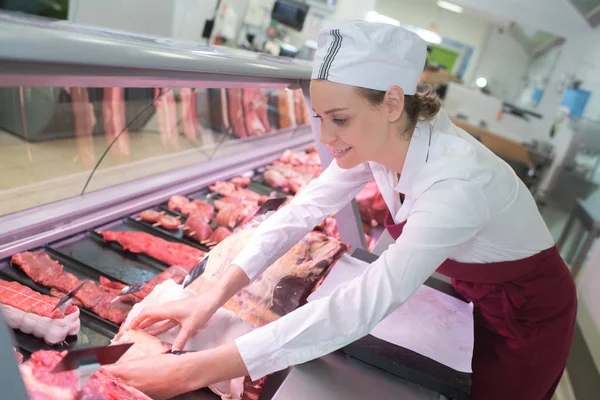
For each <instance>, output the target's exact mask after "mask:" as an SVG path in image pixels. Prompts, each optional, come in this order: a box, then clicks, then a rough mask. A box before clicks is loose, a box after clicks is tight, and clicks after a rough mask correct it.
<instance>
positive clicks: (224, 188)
mask: <svg viewBox="0 0 600 400" xmlns="http://www.w3.org/2000/svg"><path fill="white" fill-rule="evenodd" d="M208 188H209V189H210V190H211V191H213V192H217V193H219V194H220V195H222V196H226V197H236V198H239V199H240V200H252V201H256V202H258V203H259V204H262V203H261V202H264V198H263V196H261V195H259V194H258V193H256V192H253V191H252V190H248V189H243V188H239V187H237V186H236V185H235V184H233V183H231V182H224V181H216V182H215V183H213V184H212V185H210V186H209V187H208Z"/></svg>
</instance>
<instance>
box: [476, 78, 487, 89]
mask: <svg viewBox="0 0 600 400" xmlns="http://www.w3.org/2000/svg"><path fill="white" fill-rule="evenodd" d="M475 84H476V85H477V87H478V88H481V89H483V88H484V87H486V86H487V79H485V78H483V77H482V78H477V80H476V81H475Z"/></svg>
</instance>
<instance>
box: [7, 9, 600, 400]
mask: <svg viewBox="0 0 600 400" xmlns="http://www.w3.org/2000/svg"><path fill="white" fill-rule="evenodd" d="M123 3H125V4H123ZM483 3H489V4H487V5H486V4H483ZM547 3H550V2H546V1H545V0H535V1H531V2H528V5H527V7H520V6H518V5H517V2H515V1H512V0H510V1H509V0H506V1H499V2H495V3H494V4H493V5H492V4H491V3H490V2H478V1H475V0H460V1H456V2H446V1H436V0H419V1H418V2H417V1H414V0H397V1H392V0H369V1H358V0H327V1H325V0H294V1H291V0H284V1H279V0H278V1H274V0H210V1H201V0H175V1H170V2H165V1H159V0H130V1H128V2H121V1H118V0H105V1H102V2H100V1H92V0H52V1H25V2H21V1H10V0H6V1H1V0H0V168H1V174H0V176H1V178H0V305H1V307H2V310H3V313H0V360H1V361H0V362H1V363H2V371H3V373H2V374H0V386H2V388H3V391H4V390H7V391H6V392H4V393H3V394H2V395H0V398H2V399H5V398H6V399H14V400H20V399H23V400H25V399H56V400H75V399H140V400H143V399H149V398H150V397H148V396H147V395H146V394H144V393H142V392H141V391H139V390H138V389H136V388H135V387H133V386H131V385H129V384H128V383H126V382H124V381H122V380H120V379H118V378H116V377H114V376H112V375H111V374H110V373H108V372H106V371H104V370H98V367H99V365H98V364H95V363H94V362H96V363H99V364H102V365H103V364H107V363H116V364H118V363H124V362H127V361H129V360H135V359H138V358H141V357H145V356H149V355H156V354H166V353H170V352H171V351H172V350H173V349H172V345H173V342H174V340H175V338H176V336H177V332H174V331H173V330H168V331H166V332H162V333H160V334H155V335H152V334H150V333H148V331H146V330H144V329H125V328H124V326H125V325H126V324H127V323H128V322H130V321H131V320H132V319H134V318H135V317H136V316H137V315H138V314H139V313H140V312H141V311H142V309H143V308H144V307H145V306H149V305H157V304H162V303H165V302H168V301H170V300H176V299H178V298H184V297H185V296H193V295H202V294H203V293H205V291H206V290H208V289H207V288H210V287H211V286H212V285H214V284H215V282H216V281H217V280H218V277H219V276H221V275H222V274H224V272H225V267H227V266H228V265H229V263H230V262H231V261H232V260H233V259H234V258H235V257H236V256H237V255H238V254H239V253H240V252H241V251H242V249H243V248H244V246H245V245H246V244H248V243H249V241H250V239H251V238H252V235H253V233H254V232H255V231H256V230H257V228H258V226H259V225H260V223H261V222H262V221H264V219H265V218H268V217H269V216H270V215H271V214H272V213H273V212H275V211H277V210H278V209H280V208H282V207H285V205H286V204H287V203H288V202H289V201H291V200H292V199H293V198H294V197H295V196H296V195H297V194H298V193H299V192H301V191H302V190H303V189H304V188H305V187H306V186H307V185H308V184H309V183H310V182H311V181H312V180H314V179H315V178H317V177H319V176H320V175H321V173H322V172H323V171H324V170H325V168H327V166H328V165H329V164H330V163H331V162H332V160H333V158H332V154H331V153H330V151H329V150H328V149H327V148H326V147H325V146H324V145H322V144H321V143H320V141H319V133H320V125H319V121H318V120H317V119H316V118H314V111H313V110H312V107H311V100H310V96H309V87H310V81H311V71H312V60H313V57H314V54H315V51H316V48H317V42H316V40H317V36H316V35H317V32H318V31H319V30H320V29H321V28H322V27H324V26H325V25H326V24H327V23H329V22H332V21H339V20H347V19H362V20H367V21H374V22H385V23H389V24H394V25H398V26H403V27H405V28H407V29H409V30H412V31H413V32H415V33H417V34H418V35H419V36H421V37H422V38H423V39H425V41H427V45H428V56H427V64H426V68H425V70H424V71H423V75H422V76H421V79H422V83H424V84H428V85H431V87H433V88H434V89H435V90H436V92H437V93H438V94H439V96H440V98H441V100H442V106H443V108H444V109H445V110H446V112H447V113H448V115H449V116H450V118H451V119H452V121H453V122H454V123H455V124H456V125H457V126H459V127H460V128H462V129H463V130H465V131H466V132H468V133H469V134H471V135H472V136H473V137H475V138H476V139H477V140H479V141H480V142H481V143H483V144H484V145H485V146H487V147H488V148H489V149H490V150H492V151H493V152H494V153H495V154H496V155H498V156H499V157H500V158H502V159H503V160H504V161H506V162H507V163H508V164H509V165H510V166H511V167H512V168H513V169H514V172H515V174H516V175H517V176H518V177H519V179H521V180H522V181H523V182H524V183H525V185H526V187H527V188H528V189H529V191H530V192H531V193H532V195H533V197H534V199H535V201H536V204H537V206H538V208H539V210H540V213H541V215H542V217H543V218H544V221H545V222H546V224H547V226H548V228H549V230H550V232H551V234H552V236H553V239H554V240H555V241H556V242H557V246H558V248H559V250H560V252H561V255H562V256H563V258H564V259H565V261H566V262H567V264H568V266H569V268H570V271H571V273H572V275H573V277H574V279H575V282H576V285H577V291H578V314H577V326H576V330H575V337H574V340H573V345H572V349H571V354H570V356H569V361H568V364H567V368H566V370H565V371H564V373H563V376H562V379H561V381H560V383H559V385H558V387H557V389H556V392H555V394H554V397H553V398H552V399H553V400H588V399H590V400H591V399H597V398H598V393H600V372H599V371H600V295H599V293H600V290H598V289H599V288H600V269H599V268H598V260H600V248H599V247H598V246H594V245H595V244H596V241H595V239H596V238H597V237H598V236H600V212H599V211H598V210H600V192H599V191H598V188H599V187H600V174H599V173H598V171H597V169H598V165H600V162H599V161H600V140H598V138H599V137H600V103H599V102H598V101H596V100H597V98H596V96H595V95H594V93H599V92H598V91H596V92H595V89H596V88H595V85H596V84H598V85H600V81H599V80H598V78H597V73H595V72H596V71H597V70H598V69H597V68H596V66H597V65H596V64H598V63H599V61H598V60H600V57H595V51H596V50H598V52H599V54H600V46H599V45H598V44H597V43H600V41H598V37H600V36H599V35H600V31H599V30H598V29H600V28H597V26H598V24H600V0H588V1H580V0H553V1H552V2H551V3H552V6H553V7H555V8H554V9H553V11H548V8H549V6H548V4H547ZM142 8H143V10H144V12H140V10H141V9H142ZM598 67H599V68H600V65H598ZM598 89H599V91H600V86H599V87H598ZM387 212H388V209H387V206H386V202H385V201H384V197H383V195H382V193H381V192H380V190H379V189H378V186H377V184H376V183H375V181H374V180H373V181H371V182H369V183H368V184H366V186H365V187H364V188H363V189H362V190H361V191H360V192H359V193H358V194H357V195H356V197H355V198H354V200H353V201H352V202H351V203H349V204H348V205H347V206H346V207H344V208H343V209H342V210H341V211H340V212H338V213H337V214H335V215H329V216H327V217H326V218H325V219H324V220H323V221H322V222H321V223H320V224H318V225H316V226H314V229H313V230H312V231H311V232H310V233H309V234H307V235H306V236H305V237H304V238H303V239H302V240H301V241H300V242H298V243H297V244H296V245H295V246H294V247H293V248H292V249H290V250H289V251H288V252H287V253H285V254H284V255H283V256H281V258H279V259H278V260H277V261H275V262H274V263H273V264H272V265H270V266H269V267H268V268H267V269H266V271H265V272H264V273H263V276H262V277H261V279H260V280H257V281H255V282H253V283H252V284H250V285H248V286H246V287H245V288H243V289H242V290H241V291H240V292H238V293H237V294H236V295H235V296H234V297H232V298H231V300H229V301H228V302H227V303H225V305H224V306H223V307H222V308H220V309H219V310H218V312H217V313H216V314H215V315H214V317H213V318H211V320H210V321H209V322H208V323H207V324H206V326H205V327H204V328H203V329H201V330H200V331H198V332H197V333H196V334H194V336H192V337H191V338H190V340H189V341H188V343H187V344H186V348H184V349H183V350H185V351H202V350H206V349H210V348H214V347H217V346H220V345H222V344H224V343H229V342H232V341H234V340H235V339H237V338H239V337H241V336H242V335H244V334H246V333H248V332H251V331H253V330H255V329H257V328H260V327H262V326H265V325H267V324H269V323H271V322H273V321H276V320H278V319H280V318H281V317H283V316H285V315H287V314H289V313H291V312H293V311H294V310H296V309H298V308H300V307H302V306H304V305H306V304H308V303H310V302H311V301H317V300H318V299H320V298H323V297H326V296H328V295H329V294H330V293H331V292H332V291H333V290H334V289H335V287H336V286H338V285H340V284H345V283H346V282H347V281H349V280H351V279H353V278H355V277H358V276H360V275H361V273H362V271H364V270H365V269H366V268H367V267H368V265H369V264H370V263H372V262H374V261H376V260H377V259H378V258H379V257H380V256H381V254H382V253H383V252H384V251H385V250H386V249H387V248H388V246H389V245H390V244H392V243H393V239H392V237H391V236H390V234H389V233H388V232H387V231H386V230H385V227H384V225H385V220H386V215H387ZM596 217H597V218H596ZM209 253H210V258H208V255H209ZM199 265H202V270H201V271H200V272H198V271H199V269H198V268H197V267H198V266H199ZM177 296H183V297H177ZM407 327H408V328H407ZM473 346H474V339H473V305H472V303H469V302H467V301H466V300H465V299H464V298H462V297H461V296H459V295H458V294H457V293H456V292H455V291H454V290H453V288H452V286H451V284H450V281H449V279H448V278H446V277H444V276H442V275H440V274H437V273H436V274H434V275H433V276H432V277H430V278H429V279H428V280H427V281H426V282H425V284H424V285H422V287H420V288H419V289H418V290H417V292H416V293H415V294H414V295H413V296H412V297H411V298H410V300H409V301H408V302H406V304H403V305H402V306H401V307H400V308H399V309H398V310H396V311H394V312H393V313H391V314H390V315H389V316H388V317H386V318H385V319H384V320H383V321H381V322H380V323H379V325H377V327H376V328H375V329H374V330H373V331H372V332H371V333H370V334H369V335H367V336H365V337H363V338H361V339H359V340H357V341H355V342H353V343H351V344H349V345H347V346H344V347H342V348H341V349H339V350H337V351H335V352H333V353H331V354H328V355H326V356H324V357H321V358H318V359H315V360H312V361H310V362H308V363H305V364H300V365H296V366H290V367H288V368H287V369H285V370H282V371H278V372H275V373H273V374H271V375H267V376H265V377H262V378H261V379H258V380H252V379H251V378H250V377H245V378H244V377H243V378H237V379H233V380H231V381H224V382H220V383H218V384H215V385H211V386H209V387H207V388H204V389H201V390H197V391H193V392H189V393H185V394H182V395H179V396H177V397H176V399H180V400H188V399H189V400H212V399H237V400H242V399H244V400H259V399H260V400H270V399H275V400H288V399H372V398H395V399H396V398H397V399H411V400H412V399H414V400H420V399H431V400H433V399H448V400H463V399H464V400H467V399H470V398H471V375H472V372H473V371H472V369H471V361H472V357H473ZM107 349H109V350H107ZM117 349H122V351H120V352H119V353H118V355H115V354H117V353H116V350H117ZM92 350H94V351H97V352H92ZM111 350H112V353H111V352H110V351H111ZM86 351H87V352H86ZM548 351H552V350H551V349H549V350H548ZM70 354H71V355H72V356H73V358H72V359H70V358H69V357H70V356H69V355H70ZM100 354H102V355H104V357H112V358H110V360H111V361H110V362H107V361H106V360H105V361H99V360H101V358H102V357H101V356H100ZM108 354H111V355H110V356H109V355H108ZM75 356H76V357H79V358H77V360H78V361H77V362H81V365H80V366H79V367H77V366H71V367H64V368H67V370H65V371H66V372H56V368H58V367H57V365H58V366H61V365H62V366H64V365H67V361H68V362H70V363H71V364H72V363H73V362H75V361H72V360H73V359H75ZM86 357H87V358H86ZM90 357H92V359H93V360H95V361H94V362H89V360H90ZM86 360H87V361H86ZM85 362H87V364H85ZM71 364H69V365H71ZM94 366H96V368H95V369H93V368H94ZM85 368H92V369H91V374H88V372H86V371H88V370H86V369H85ZM58 374H64V375H62V376H63V377H64V379H59V378H57V376H58ZM85 374H88V375H85ZM83 376H85V380H82V379H84V378H82V377H83ZM15 382H18V384H15ZM5 388H7V389H5Z"/></svg>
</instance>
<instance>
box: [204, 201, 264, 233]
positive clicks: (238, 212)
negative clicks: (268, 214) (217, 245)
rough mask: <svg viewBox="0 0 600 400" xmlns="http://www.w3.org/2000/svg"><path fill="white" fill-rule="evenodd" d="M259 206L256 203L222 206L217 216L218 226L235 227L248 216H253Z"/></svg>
mask: <svg viewBox="0 0 600 400" xmlns="http://www.w3.org/2000/svg"><path fill="white" fill-rule="evenodd" d="M259 208H260V207H259V206H258V205H255V204H239V205H230V206H229V207H224V208H221V209H220V210H219V213H218V214H217V217H216V218H215V223H216V224H217V226H222V227H225V228H229V229H233V228H235V227H236V226H238V225H239V224H240V223H242V222H243V221H246V219H247V218H252V216H253V215H254V214H255V213H256V212H257V211H258V209H259Z"/></svg>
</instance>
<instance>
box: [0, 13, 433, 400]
mask: <svg viewBox="0 0 600 400" xmlns="http://www.w3.org/2000/svg"><path fill="white" fill-rule="evenodd" d="M310 75H311V67H310V65H309V64H308V63H306V62H304V61H301V60H289V59H283V58H274V57H271V56H266V55H262V54H256V53H247V52H240V51H237V50H233V49H224V48H215V47H207V46H204V45H201V44H198V43H194V42H180V41H176V40H173V39H168V38H160V37H150V36H140V35H132V34H129V33H126V32H118V31H113V30H106V29H99V28H91V27H86V26H79V25H73V24H69V23H66V22H63V21H49V20H44V19H39V18H31V17H25V16H21V15H14V14H2V13H0V167H2V176H3V178H2V180H1V181H2V183H1V185H0V215H2V216H0V279H3V280H8V281H16V282H19V283H21V284H23V285H25V286H28V287H30V288H33V289H34V290H37V291H38V292H41V293H45V294H49V293H50V292H49V290H48V289H46V288H44V287H42V286H40V285H38V284H36V283H35V282H33V281H32V280H31V279H29V277H28V276H26V275H25V274H24V273H22V272H21V271H20V270H18V269H17V268H16V267H14V266H12V265H11V264H10V261H9V260H10V257H11V256H13V255H14V254H17V253H20V252H25V251H35V250H43V251H44V252H46V253H47V254H48V255H49V256H50V257H52V258H53V259H54V260H57V261H59V262H60V263H61V264H62V265H63V266H64V270H65V271H66V272H69V273H71V274H73V275H75V276H76V277H77V278H78V279H90V280H93V281H98V280H99V279H101V278H108V279H111V280H113V281H115V282H118V283H122V284H133V283H138V282H142V281H147V280H148V279H150V278H152V277H153V276H155V275H156V274H157V273H159V272H161V271H164V270H165V269H166V268H167V267H168V264H166V263H165V262H163V261H160V260H157V259H154V258H152V257H150V256H146V255H143V254H134V253H130V252H125V251H124V249H123V248H122V247H121V246H119V245H117V244H111V243H108V242H106V241H105V240H104V239H103V237H102V236H100V235H98V233H97V232H99V231H102V230H106V229H112V230H122V231H141V232H147V233H150V234H152V235H154V236H157V237H159V238H162V239H164V240H166V241H168V242H172V243H184V244H187V245H189V246H190V247H191V248H195V249H198V250H202V251H207V250H209V247H207V245H206V244H204V243H202V242H196V241H194V240H192V239H190V238H189V237H186V236H185V235H184V233H183V232H182V231H181V229H176V230H168V229H162V228H161V227H160V226H155V225H153V224H148V223H145V222H144V221H140V220H139V213H140V212H141V211H143V210H147V209H152V210H156V211H161V212H163V213H166V214H168V215H171V216H173V217H180V218H182V216H181V215H179V214H178V213H177V212H174V211H173V210H172V209H170V207H169V206H168V204H167V202H168V200H169V199H170V198H171V197H172V196H173V195H185V196H187V197H188V198H190V199H201V200H208V201H212V200H214V198H213V199H211V196H213V195H214V193H210V192H209V191H208V190H207V187H208V186H209V185H211V184H213V183H214V182H216V181H219V180H229V179H231V178H233V177H237V176H244V177H247V178H249V181H250V183H249V185H248V187H247V189H248V190H250V191H252V192H254V193H257V194H258V195H261V196H269V197H272V196H287V195H288V194H289V193H287V192H286V190H284V189H282V188H281V187H271V186H269V185H268V182H267V181H265V179H264V176H263V172H264V171H265V166H268V165H271V164H272V163H274V162H275V161H276V160H278V159H280V157H281V156H282V154H284V152H285V151H286V150H291V151H295V152H305V151H307V150H309V148H310V147H316V151H317V152H318V155H319V158H320V164H321V165H322V166H326V165H328V164H329V163H330V162H331V161H332V158H331V155H330V153H329V152H328V151H327V149H326V148H324V147H323V146H321V145H320V144H319V141H318V136H319V124H318V122H317V121H316V120H315V119H313V118H310V113H309V110H311V107H310V99H309V97H308V85H309V81H310ZM309 151H310V150H309ZM298 154H300V153H298ZM301 154H306V153H301ZM183 219H185V217H184V216H183ZM336 220H337V226H338V228H339V236H340V239H341V240H342V241H343V242H344V243H347V244H349V245H350V246H351V248H352V249H365V248H366V242H365V236H364V231H363V223H361V217H360V214H359V210H358V207H357V205H356V202H353V203H352V204H349V205H348V206H347V207H346V208H344V209H343V210H342V211H340V213H339V214H338V215H336ZM80 318H81V323H82V328H81V332H80V333H79V335H78V336H77V337H69V338H68V339H67V340H66V342H64V343H62V344H60V345H59V346H53V347H52V348H53V349H67V348H80V347H86V346H91V345H106V344H108V343H109V341H110V339H111V337H112V336H113V335H114V334H116V332H117V329H118V325H116V324H115V323H113V322H111V321H109V320H106V319H104V318H101V317H99V316H97V315H96V314H94V313H92V312H90V311H88V310H85V309H83V308H82V312H81V317H80ZM14 335H15V339H16V343H17V345H18V347H19V350H20V351H22V352H23V353H24V354H25V355H26V356H27V355H28V354H31V353H32V352H34V351H36V350H39V349H43V348H49V346H48V345H46V344H45V343H43V341H41V340H39V339H36V338H34V337H33V336H31V335H26V334H23V333H20V332H17V331H15V332H14ZM337 357H340V356H339V355H337ZM3 362H4V361H3ZM337 362H338V363H339V362H342V363H344V362H345V361H344V357H342V358H341V359H340V360H338V361H337ZM348 368H349V369H348V371H349V373H359V372H357V371H358V370H355V369H353V368H354V367H348ZM361 368H362V370H364V368H370V367H368V366H363V367H361ZM287 372H288V371H283V372H282V373H280V374H276V375H275V376H274V377H273V378H272V379H270V380H268V381H267V382H268V384H267V387H266V388H265V392H264V394H263V397H262V398H263V399H267V398H271V397H272V396H273V395H274V394H275V392H276V389H277V387H278V386H279V385H280V384H281V383H282V382H283V381H284V380H285V378H286V375H287ZM369 373H370V374H375V375H377V373H378V372H377V370H376V369H373V368H371V370H370V372H369ZM386 379H390V378H389V377H388V378H386ZM395 379H397V378H395ZM400 381H401V380H400ZM371 382H372V381H371ZM406 390H409V391H410V390H411V389H406ZM419 390H420V391H417V392H418V393H423V390H421V389H419ZM432 393H433V392H428V394H427V396H426V397H419V396H417V395H414V397H411V398H415V399H416V398H437V396H435V395H434V394H432ZM14 398H17V395H15V397H14ZM182 398H190V399H192V398H193V399H204V398H206V399H212V398H215V396H214V395H212V394H211V393H210V392H208V391H200V392H198V393H195V394H188V395H186V396H183V397H182Z"/></svg>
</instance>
